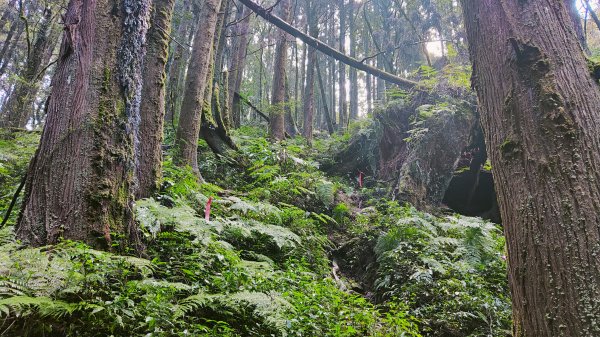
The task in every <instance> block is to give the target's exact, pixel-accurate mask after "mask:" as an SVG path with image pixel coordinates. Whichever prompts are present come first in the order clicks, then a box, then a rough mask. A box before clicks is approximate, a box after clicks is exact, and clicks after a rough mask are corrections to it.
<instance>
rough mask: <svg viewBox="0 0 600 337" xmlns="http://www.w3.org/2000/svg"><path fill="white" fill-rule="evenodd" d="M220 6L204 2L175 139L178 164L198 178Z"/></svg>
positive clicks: (215, 0) (218, 2) (216, 0)
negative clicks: (187, 167) (203, 112)
mask: <svg viewBox="0 0 600 337" xmlns="http://www.w3.org/2000/svg"><path fill="white" fill-rule="evenodd" d="M220 5H221V0H206V1H204V5H203V6H202V11H201V14H200V17H199V24H198V29H197V30H196V35H195V37H194V45H193V47H192V57H191V59H190V65H189V67H188V72H187V73H188V75H187V79H186V85H185V92H184V96H183V103H182V105H181V113H180V118H179V125H178V127H177V133H176V136H175V144H176V147H177V152H176V155H175V161H176V163H177V165H180V166H186V165H187V166H190V167H191V168H192V170H193V171H194V173H195V174H196V175H197V176H198V177H200V170H199V169H198V137H199V133H200V124H201V116H202V107H203V100H204V92H205V90H206V85H207V78H208V77H207V76H208V73H209V71H210V65H211V63H212V60H213V58H212V53H211V51H212V47H213V40H214V35H215V29H216V25H217V14H218V13H217V12H218V9H219V7H220Z"/></svg>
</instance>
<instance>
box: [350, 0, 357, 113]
mask: <svg viewBox="0 0 600 337" xmlns="http://www.w3.org/2000/svg"><path fill="white" fill-rule="evenodd" d="M348 6H349V7H348V19H349V20H350V57H352V58H356V44H357V43H358V41H357V36H356V17H355V12H356V6H357V4H356V3H355V2H354V0H350V3H349V4H348ZM357 118H358V73H357V71H356V68H354V67H350V119H351V120H356V119H357Z"/></svg>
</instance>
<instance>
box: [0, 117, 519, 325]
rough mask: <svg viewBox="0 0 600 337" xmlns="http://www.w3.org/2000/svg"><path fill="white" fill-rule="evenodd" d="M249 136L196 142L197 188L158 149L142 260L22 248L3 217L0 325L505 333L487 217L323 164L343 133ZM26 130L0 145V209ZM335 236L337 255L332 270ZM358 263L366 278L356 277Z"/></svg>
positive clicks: (23, 152)
mask: <svg viewBox="0 0 600 337" xmlns="http://www.w3.org/2000/svg"><path fill="white" fill-rule="evenodd" d="M259 136H260V137H259ZM262 136H264V135H263V134H262V133H261V132H260V131H259V130H257V129H253V128H243V129H242V130H240V131H238V132H236V134H235V140H236V141H237V143H238V145H240V151H239V153H236V154H232V158H215V157H214V156H213V155H212V154H210V153H209V150H208V148H207V147H206V146H204V147H202V149H203V154H202V156H201V158H203V160H202V162H201V171H202V173H203V176H204V178H205V179H206V181H209V182H211V183H210V184H198V183H197V182H196V179H195V177H194V176H193V174H192V173H191V172H190V171H187V170H182V169H178V168H175V167H174V166H173V165H172V164H171V162H170V160H168V158H167V160H166V162H165V165H164V172H165V177H164V183H163V189H162V191H161V193H160V195H157V196H156V197H155V198H153V199H146V200H140V201H139V202H138V203H137V205H136V212H137V219H138V221H139V223H140V225H141V227H142V229H143V232H144V235H145V240H146V247H147V250H146V252H145V254H144V256H142V257H133V256H129V255H128V254H126V253H125V252H120V253H118V252H101V251H97V250H94V249H91V248H90V247H87V246H85V245H83V244H81V243H76V242H63V243H61V244H59V245H57V246H52V247H41V248H26V247H21V246H20V245H19V243H18V242H16V241H15V239H14V234H13V231H12V227H10V226H8V227H6V228H4V229H2V230H1V231H0V244H1V246H0V336H111V335H112V336H506V335H507V334H509V332H508V330H509V328H510V307H509V300H508V295H507V294H508V290H507V284H506V283H507V282H506V276H505V269H506V266H505V262H504V259H503V249H504V241H503V238H502V236H501V232H500V230H499V229H498V228H497V226H496V225H493V224H490V223H486V222H484V221H482V220H480V219H476V218H466V217H461V216H433V215H429V214H424V213H421V212H418V211H416V210H415V209H414V208H412V207H410V206H408V205H398V204H397V203H394V202H389V201H386V199H385V198H381V196H382V195H385V186H380V185H377V184H375V183H372V184H370V185H369V186H368V187H365V188H359V187H358V186H357V183H356V181H354V179H353V177H328V176H326V175H325V174H324V173H322V172H321V171H320V170H319V163H320V162H323V161H326V160H330V158H328V156H327V154H328V153H330V152H331V151H332V149H338V148H340V147H341V146H342V145H343V144H344V142H345V141H347V139H348V136H342V137H338V138H334V139H326V140H324V139H320V140H317V141H316V142H315V144H314V146H313V147H311V148H309V147H307V146H305V145H304V144H303V142H302V140H300V139H298V140H288V141H285V142H282V143H280V144H270V143H269V142H268V141H266V140H265V139H264V137H262ZM31 138H32V136H31V135H23V134H18V135H17V136H11V137H6V136H4V137H3V140H2V141H1V142H0V146H1V149H2V153H0V178H1V179H2V180H1V181H0V186H1V188H2V190H1V191H0V192H1V193H2V196H3V198H2V201H1V203H0V211H2V212H4V211H5V209H6V206H7V204H8V202H9V201H7V199H10V196H11V195H12V193H13V192H14V189H15V188H16V185H18V182H19V180H20V176H21V175H22V173H23V172H24V170H25V167H26V164H27V160H26V158H27V157H28V156H29V155H31V153H33V152H32V148H33V142H31V141H30V139H31ZM232 162H237V164H231V163H232ZM209 198H212V199H213V201H212V207H211V212H210V217H209V219H208V220H206V219H205V208H206V204H207V202H208V200H209ZM13 213H14V212H13ZM12 223H14V219H13V220H11V222H10V224H12ZM117 239H118V238H117ZM365 242H367V243H370V246H369V244H366V245H365V244H363V243H365ZM341 247H344V249H345V250H346V251H347V252H350V253H346V254H344V257H343V258H344V259H345V260H344V261H339V265H340V266H341V268H340V267H338V265H337V262H336V263H335V264H333V263H332V259H333V256H334V255H336V252H338V251H339V250H340V248H341ZM365 251H366V252H367V253H368V254H370V255H372V256H371V258H370V259H366V260H368V263H365V262H364V261H365V259H364V256H359V255H360V254H361V253H358V252H362V254H364V252H365ZM352 252H355V253H356V254H354V255H353V254H352ZM337 256H340V255H339V254H338V255H337ZM357 271H358V272H357ZM357 273H358V274H363V275H365V274H368V275H367V276H365V277H364V279H371V280H373V281H372V282H370V284H366V285H361V284H357V283H360V282H357V281H356V280H353V279H352V278H355V277H356V278H358V277H357Z"/></svg>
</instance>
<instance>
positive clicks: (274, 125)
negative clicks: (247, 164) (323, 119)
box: [269, 0, 291, 140]
mask: <svg viewBox="0 0 600 337" xmlns="http://www.w3.org/2000/svg"><path fill="white" fill-rule="evenodd" d="M290 6H291V3H290V0H281V2H280V3H279V7H280V9H279V11H280V13H279V15H280V17H281V18H282V19H283V20H284V21H288V20H289V16H290ZM277 34H278V37H277V45H276V47H275V65H274V67H273V71H274V73H273V94H272V97H271V105H272V106H271V109H270V110H271V111H270V114H269V136H270V137H271V138H272V139H273V140H282V139H284V138H285V104H286V100H285V93H286V60H287V54H288V53H287V34H286V32H285V31H283V30H279V31H278V32H277Z"/></svg>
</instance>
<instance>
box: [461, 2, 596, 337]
mask: <svg viewBox="0 0 600 337" xmlns="http://www.w3.org/2000/svg"><path fill="white" fill-rule="evenodd" d="M462 5H463V11H464V16H465V22H466V28H467V34H468V39H469V50H470V54H471V58H472V61H473V68H474V74H473V75H474V76H473V79H474V83H473V84H474V87H475V89H476V90H477V93H478V96H479V101H480V103H481V119H482V125H483V128H484V131H485V136H486V144H487V149H488V153H489V154H490V158H491V162H492V166H493V167H494V180H495V181H496V190H497V191H498V202H499V206H500V211H501V215H502V220H503V224H504V228H505V234H506V238H507V247H508V260H509V280H510V285H511V291H512V301H513V316H514V336H516V337H521V336H528V337H529V336H535V337H556V336H569V337H579V336H581V337H582V336H600V324H598V317H600V292H599V291H600V258H599V257H598V252H599V251H600V183H599V181H600V170H598V168H599V167H600V133H599V132H598V130H600V89H599V88H598V83H597V82H596V81H595V80H594V79H593V78H592V77H591V76H590V72H589V70H588V67H587V64H586V59H585V57H584V55H583V53H582V51H581V48H580V47H579V45H578V43H579V42H578V40H577V37H576V35H575V34H574V33H573V29H571V26H572V23H571V19H570V17H569V13H568V12H567V9H566V8H565V5H564V2H563V1H551V0H535V1H534V0H530V1H517V0H510V1H508V0H507V1H497V0H462Z"/></svg>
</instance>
